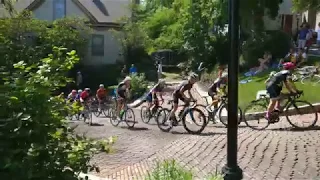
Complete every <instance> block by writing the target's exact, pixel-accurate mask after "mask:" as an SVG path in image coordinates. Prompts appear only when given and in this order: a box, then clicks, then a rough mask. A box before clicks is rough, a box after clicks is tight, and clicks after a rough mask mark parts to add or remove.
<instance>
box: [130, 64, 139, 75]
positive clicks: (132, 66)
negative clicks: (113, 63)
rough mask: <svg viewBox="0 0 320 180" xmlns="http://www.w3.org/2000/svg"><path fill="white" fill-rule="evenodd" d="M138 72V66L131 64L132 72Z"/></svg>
mask: <svg viewBox="0 0 320 180" xmlns="http://www.w3.org/2000/svg"><path fill="white" fill-rule="evenodd" d="M137 72H138V70H137V68H136V67H135V66H134V64H131V68H130V69H129V73H130V74H136V73H137Z"/></svg>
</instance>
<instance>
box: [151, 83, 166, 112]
mask: <svg viewBox="0 0 320 180" xmlns="http://www.w3.org/2000/svg"><path fill="white" fill-rule="evenodd" d="M164 86H165V81H164V80H163V79H159V82H158V84H157V85H156V86H155V87H154V88H152V89H151V91H150V92H149V94H148V95H147V102H148V112H149V114H151V112H152V113H153V112H155V111H156V110H157V107H159V99H158V96H157V95H159V97H160V99H161V101H162V102H163V96H162V91H163V89H164ZM152 106H153V108H152ZM150 109H152V111H151V112H150Z"/></svg>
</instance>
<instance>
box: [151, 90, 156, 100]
mask: <svg viewBox="0 0 320 180" xmlns="http://www.w3.org/2000/svg"><path fill="white" fill-rule="evenodd" d="M151 96H152V100H155V97H156V92H155V91H152V92H151Z"/></svg>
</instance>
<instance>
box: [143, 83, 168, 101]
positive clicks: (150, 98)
mask: <svg viewBox="0 0 320 180" xmlns="http://www.w3.org/2000/svg"><path fill="white" fill-rule="evenodd" d="M163 89H164V87H163V86H161V85H160V84H157V85H156V86H155V87H154V88H153V89H151V91H150V92H149V93H148V95H147V101H148V102H152V100H153V98H154V99H155V100H157V99H158V98H157V93H159V92H162V91H163ZM153 93H154V96H153V97H152V94H153Z"/></svg>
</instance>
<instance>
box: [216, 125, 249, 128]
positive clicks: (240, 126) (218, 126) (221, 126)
mask: <svg viewBox="0 0 320 180" xmlns="http://www.w3.org/2000/svg"><path fill="white" fill-rule="evenodd" d="M211 127H214V128H227V127H226V126H224V125H217V126H215V125H213V126H211ZM246 127H247V126H246V125H239V126H238V128H246Z"/></svg>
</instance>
